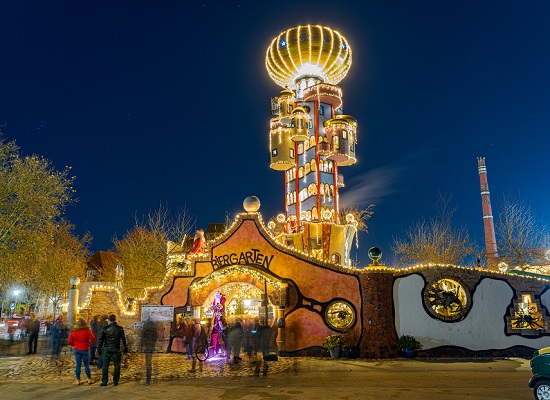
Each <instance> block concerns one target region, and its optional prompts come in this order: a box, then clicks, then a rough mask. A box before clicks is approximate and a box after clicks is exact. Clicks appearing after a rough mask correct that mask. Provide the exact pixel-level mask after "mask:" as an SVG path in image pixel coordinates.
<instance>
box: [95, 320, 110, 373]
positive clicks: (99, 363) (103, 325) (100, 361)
mask: <svg viewBox="0 0 550 400" xmlns="http://www.w3.org/2000/svg"><path fill="white" fill-rule="evenodd" d="M108 325H109V316H108V315H107V314H102V315H101V317H99V324H97V331H96V337H97V340H98V341H99V337H100V336H101V331H102V329H103V328H106V327H107V326H108ZM100 368H103V356H102V355H101V352H99V351H98V352H97V369H100Z"/></svg>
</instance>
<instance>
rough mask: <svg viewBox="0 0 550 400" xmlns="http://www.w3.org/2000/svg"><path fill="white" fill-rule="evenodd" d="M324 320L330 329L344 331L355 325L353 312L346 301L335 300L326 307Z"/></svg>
mask: <svg viewBox="0 0 550 400" xmlns="http://www.w3.org/2000/svg"><path fill="white" fill-rule="evenodd" d="M325 319H326V321H327V323H328V325H329V326H330V327H331V328H332V329H335V330H339V331H344V330H347V329H349V328H351V327H352V326H353V324H354V323H355V310H354V309H353V306H352V305H351V304H350V303H348V302H347V301H344V300H336V301H333V302H332V303H330V304H329V305H328V307H327V311H326V312H325Z"/></svg>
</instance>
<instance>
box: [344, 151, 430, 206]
mask: <svg viewBox="0 0 550 400" xmlns="http://www.w3.org/2000/svg"><path fill="white" fill-rule="evenodd" d="M430 152H431V151H430V149H426V148H425V149H422V150H417V151H415V152H413V153H411V154H408V155H406V156H405V157H403V158H402V159H399V160H396V161H394V162H392V163H390V164H387V165H384V166H382V167H379V168H375V169H373V170H370V171H367V172H365V173H363V174H361V175H358V176H355V177H353V178H351V179H350V180H349V182H348V183H347V184H346V186H347V187H349V189H347V190H346V191H345V192H343V193H342V195H341V197H340V204H341V205H342V207H344V208H345V207H349V206H352V205H355V206H358V207H366V206H368V205H369V204H375V205H377V204H381V203H382V202H384V200H385V199H387V198H388V197H390V196H392V195H395V194H397V193H401V192H403V191H406V190H407V189H408V185H409V184H410V182H412V181H414V179H413V178H414V177H415V176H418V175H420V174H421V173H422V172H423V171H426V170H427V169H428V165H427V163H426V160H428V159H429V157H428V153H430Z"/></svg>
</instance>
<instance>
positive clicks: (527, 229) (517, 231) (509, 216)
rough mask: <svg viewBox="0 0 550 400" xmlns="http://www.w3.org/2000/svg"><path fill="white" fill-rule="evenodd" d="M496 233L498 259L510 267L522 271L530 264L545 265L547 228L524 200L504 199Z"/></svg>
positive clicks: (548, 240) (549, 241) (548, 236)
mask: <svg viewBox="0 0 550 400" xmlns="http://www.w3.org/2000/svg"><path fill="white" fill-rule="evenodd" d="M495 231H496V236H497V245H498V253H499V258H500V260H501V261H502V262H505V263H506V264H507V265H508V267H509V268H516V267H517V268H521V269H523V268H525V267H526V266H527V265H528V264H532V263H544V257H545V252H546V251H547V250H548V248H549V246H550V235H549V232H548V228H547V227H546V225H544V224H543V223H542V221H540V220H539V219H537V218H536V216H535V215H534V214H533V212H532V210H531V207H530V206H529V205H528V204H526V203H525V201H524V200H517V201H515V200H513V199H511V198H510V197H509V196H508V197H504V200H503V201H502V207H501V209H500V212H499V218H498V223H497V224H496V226H495Z"/></svg>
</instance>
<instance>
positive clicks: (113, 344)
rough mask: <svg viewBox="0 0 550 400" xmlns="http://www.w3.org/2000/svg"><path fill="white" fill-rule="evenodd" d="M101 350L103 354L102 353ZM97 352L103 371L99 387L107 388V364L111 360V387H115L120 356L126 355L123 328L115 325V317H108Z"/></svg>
mask: <svg viewBox="0 0 550 400" xmlns="http://www.w3.org/2000/svg"><path fill="white" fill-rule="evenodd" d="M102 350H103V352H102ZM97 351H98V352H99V353H100V354H101V355H102V357H103V369H102V370H101V385H100V386H107V381H108V380H109V364H110V362H111V360H113V364H114V366H115V368H114V371H113V385H114V386H117V385H118V381H119V380H120V361H121V359H122V354H127V353H128V346H127V345H126V336H125V335H124V328H123V327H121V326H119V325H118V324H117V323H116V315H114V314H111V315H110V316H109V325H107V327H105V328H103V329H102V330H101V334H100V335H99V343H98V346H97Z"/></svg>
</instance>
